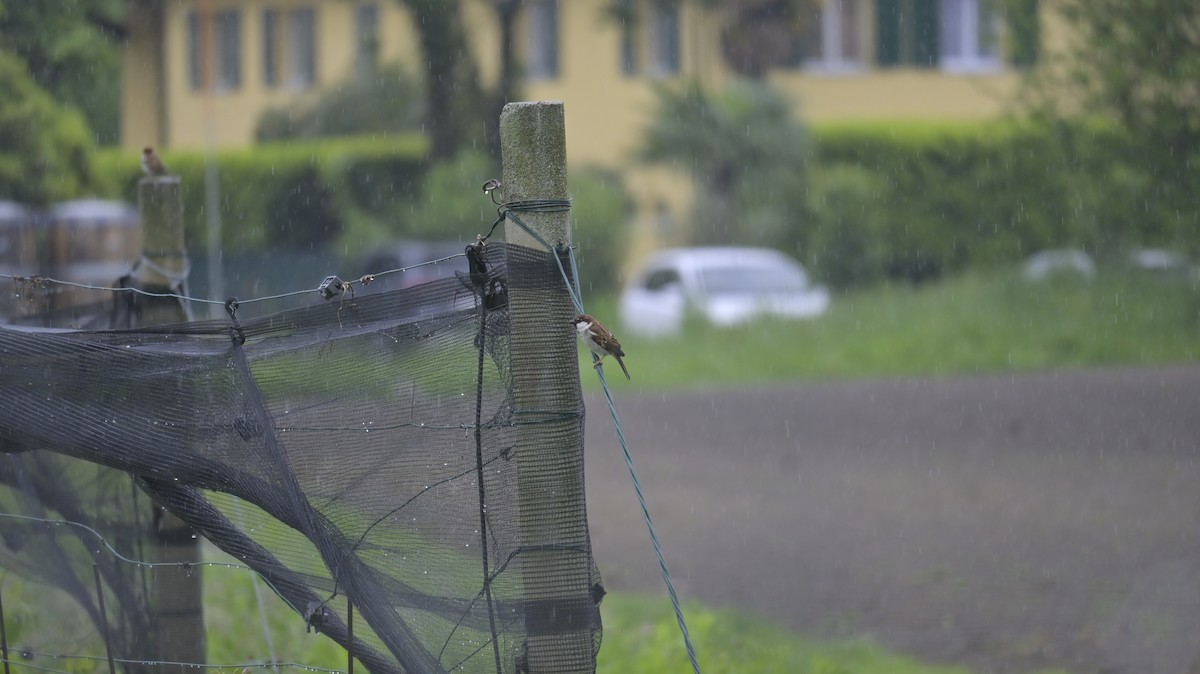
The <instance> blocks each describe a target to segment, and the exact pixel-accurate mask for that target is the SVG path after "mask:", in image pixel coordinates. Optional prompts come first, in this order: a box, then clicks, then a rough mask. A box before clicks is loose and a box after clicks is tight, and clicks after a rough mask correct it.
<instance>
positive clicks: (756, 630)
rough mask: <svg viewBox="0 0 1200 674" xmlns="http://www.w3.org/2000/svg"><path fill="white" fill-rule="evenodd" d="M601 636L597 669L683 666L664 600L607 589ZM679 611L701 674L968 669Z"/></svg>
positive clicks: (925, 673)
mask: <svg viewBox="0 0 1200 674" xmlns="http://www.w3.org/2000/svg"><path fill="white" fill-rule="evenodd" d="M600 608H601V614H602V616H603V618H604V642H603V645H602V646H601V648H600V655H599V657H598V662H597V667H596V671H597V674H617V673H618V672H620V673H622V674H642V673H644V674H651V673H654V674H658V673H667V672H677V673H679V674H684V673H686V672H691V671H692V668H691V663H690V662H689V661H688V657H687V651H686V650H685V648H684V645H683V639H682V637H681V636H680V632H679V626H678V625H677V624H676V622H675V614H674V612H673V611H672V610H671V605H670V604H669V603H668V602H667V600H666V599H658V598H648V597H639V596H631V595H609V596H607V597H605V598H604V603H603V604H601V607H600ZM684 615H685V617H686V618H687V621H688V632H689V634H690V635H691V637H692V641H693V643H694V645H695V647H696V651H697V657H696V659H697V661H698V662H699V663H700V667H701V669H702V670H703V671H704V672H705V673H706V674H735V673H743V672H744V673H746V674H775V673H778V674H841V673H845V674H850V673H851V672H854V673H855V674H918V673H920V674H968V672H969V670H966V669H962V668H959V667H940V666H934V665H927V664H921V663H918V662H916V661H914V660H911V659H908V658H904V657H900V656H898V655H895V654H893V653H890V652H888V651H887V650H885V649H883V648H881V647H879V646H876V645H873V644H870V643H867V642H864V641H847V642H836V643H819V642H816V641H811V640H808V639H802V638H800V637H797V636H796V635H795V634H793V633H791V632H789V631H787V630H785V629H781V628H780V627H777V626H775V625H773V624H771V623H769V622H767V621H765V620H760V619H755V618H750V617H747V616H744V615H741V614H738V613H735V612H731V611H715V610H712V609H708V608H704V607H702V606H699V605H695V604H692V605H689V606H687V607H686V608H685V611H684Z"/></svg>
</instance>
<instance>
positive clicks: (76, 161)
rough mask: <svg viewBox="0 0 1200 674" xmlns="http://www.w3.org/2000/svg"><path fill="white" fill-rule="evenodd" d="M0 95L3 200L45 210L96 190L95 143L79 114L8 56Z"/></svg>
mask: <svg viewBox="0 0 1200 674" xmlns="http://www.w3.org/2000/svg"><path fill="white" fill-rule="evenodd" d="M0 91H2V92H4V94H3V95H2V96H0V199H11V200H13V201H20V202H23V203H26V204H31V205H34V206H45V205H47V204H49V203H50V202H53V201H58V200H62V199H69V198H72V197H76V196H78V195H79V194H80V193H82V192H84V191H85V190H87V189H89V188H90V187H92V186H93V185H94V184H95V176H94V174H93V170H92V162H91V153H92V139H91V135H90V133H89V131H88V126H87V123H86V122H85V121H84V120H83V117H82V116H81V115H80V114H79V112H77V111H75V110H73V109H70V108H64V107H62V106H59V105H58V104H56V103H55V102H54V99H53V98H51V97H50V94H48V93H46V91H45V90H43V89H42V88H41V87H39V86H38V85H37V84H35V83H34V81H33V79H32V78H30V76H29V73H28V71H27V70H26V68H25V64H24V63H22V62H21V61H20V60H19V59H17V58H16V57H14V56H12V55H10V54H7V53H4V52H0Z"/></svg>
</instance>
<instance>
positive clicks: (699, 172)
mask: <svg viewBox="0 0 1200 674" xmlns="http://www.w3.org/2000/svg"><path fill="white" fill-rule="evenodd" d="M658 95H659V110H658V113H657V114H656V116H655V118H654V121H653V122H652V123H651V124H650V127H649V128H648V129H647V132H646V141H645V144H644V147H643V149H642V153H641V159H642V160H643V161H646V162H650V163H655V164H665V165H669V166H674V167H677V168H680V169H682V170H684V171H686V172H688V173H689V174H690V175H691V176H692V178H693V180H694V181H695V184H696V189H697V198H696V209H697V212H696V214H695V217H694V220H695V224H696V231H695V234H696V236H697V238H698V240H700V241H710V242H724V241H730V240H735V239H742V240H755V239H757V238H759V237H760V236H765V235H766V234H767V233H768V232H771V231H775V230H778V229H780V228H784V227H786V221H787V219H788V218H789V217H792V216H790V215H789V213H788V211H789V210H790V206H789V204H791V203H792V200H793V198H794V197H795V195H797V194H801V195H802V194H803V192H804V175H805V167H806V164H807V160H808V155H809V145H808V136H807V133H806V131H805V129H804V127H803V126H802V125H801V124H800V123H799V122H798V121H796V119H795V116H794V115H793V114H792V108H791V103H790V102H789V101H788V100H786V99H785V98H783V97H782V96H781V95H779V94H778V93H776V92H775V91H774V90H772V89H771V88H770V87H768V86H767V85H765V84H763V83H761V82H752V81H743V82H739V83H736V84H734V85H733V86H731V87H729V88H728V89H726V90H724V91H722V92H720V93H718V94H715V95H714V94H712V93H710V92H708V91H707V90H705V89H704V88H703V87H702V86H700V85H698V84H694V83H693V84H688V85H685V86H684V87H682V88H679V89H673V88H668V87H662V88H660V89H659V91H658Z"/></svg>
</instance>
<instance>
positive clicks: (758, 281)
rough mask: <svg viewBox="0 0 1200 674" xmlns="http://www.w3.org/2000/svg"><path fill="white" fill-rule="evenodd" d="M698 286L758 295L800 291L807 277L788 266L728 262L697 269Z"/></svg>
mask: <svg viewBox="0 0 1200 674" xmlns="http://www.w3.org/2000/svg"><path fill="white" fill-rule="evenodd" d="M700 286H701V288H703V289H704V292H707V293H709V294H712V295H719V294H748V295H757V294H762V293H786V292H801V291H804V290H807V289H808V279H807V278H806V277H805V275H804V272H802V271H800V270H799V269H794V268H791V267H783V266H767V267H750V266H745V265H729V266H724V267H712V268H711V269H702V270H700Z"/></svg>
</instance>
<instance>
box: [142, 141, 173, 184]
mask: <svg viewBox="0 0 1200 674" xmlns="http://www.w3.org/2000/svg"><path fill="white" fill-rule="evenodd" d="M142 172H143V173H145V174H146V175H148V176H150V177H151V178H161V177H162V176H165V175H170V174H168V173H167V167H166V165H165V164H163V163H162V160H161V159H159V158H158V155H157V154H155V152H154V148H152V147H147V148H146V149H144V150H142Z"/></svg>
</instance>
